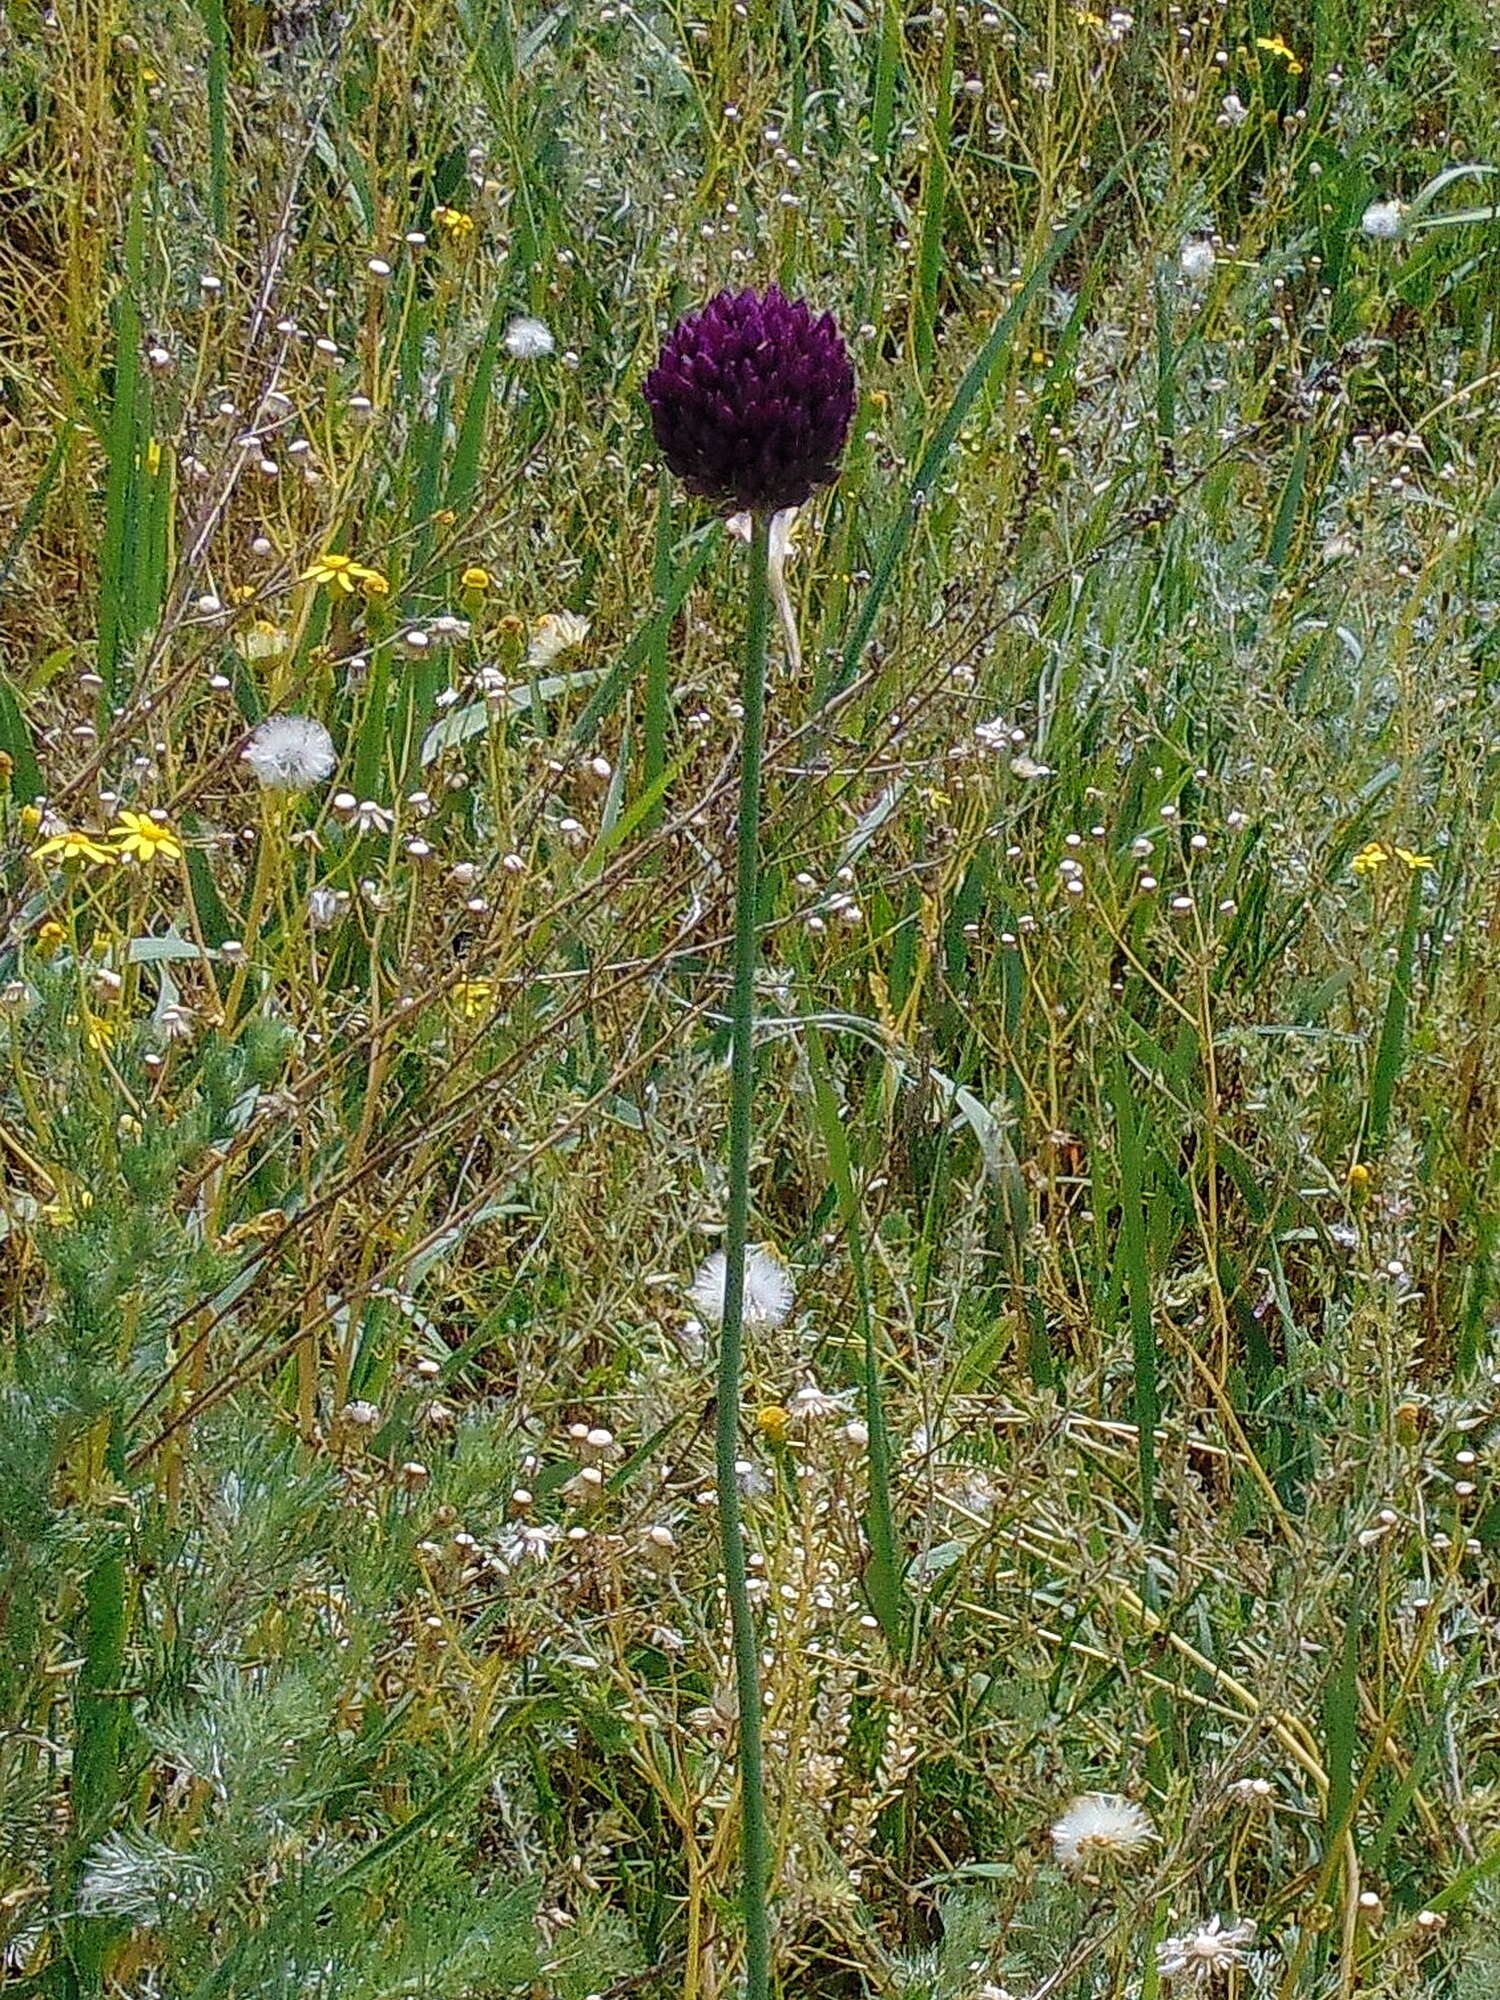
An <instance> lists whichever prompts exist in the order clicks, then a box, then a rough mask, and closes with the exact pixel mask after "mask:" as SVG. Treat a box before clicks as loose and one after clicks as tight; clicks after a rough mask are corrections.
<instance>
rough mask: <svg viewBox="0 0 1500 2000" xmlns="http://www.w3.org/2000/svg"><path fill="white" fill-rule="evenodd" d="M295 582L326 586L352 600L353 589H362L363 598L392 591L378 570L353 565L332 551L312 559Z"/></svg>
mask: <svg viewBox="0 0 1500 2000" xmlns="http://www.w3.org/2000/svg"><path fill="white" fill-rule="evenodd" d="M297 581H298V582H299V583H326V584H328V585H329V586H330V587H331V588H332V589H334V590H341V591H343V592H344V594H345V595H346V596H348V597H352V596H353V595H354V593H355V591H356V590H362V591H363V592H364V593H365V595H366V597H385V596H387V595H388V594H389V591H390V588H391V586H390V583H389V582H388V581H387V579H386V578H385V577H384V576H383V575H382V574H381V572H380V571H379V570H378V569H371V568H370V566H369V564H368V563H362V562H356V561H355V560H354V558H353V556H343V555H339V554H337V553H335V552H328V553H325V554H323V555H320V556H316V557H314V559H313V561H312V562H310V563H309V564H308V566H307V568H306V569H305V570H303V572H302V574H301V576H299V577H298V579H297Z"/></svg>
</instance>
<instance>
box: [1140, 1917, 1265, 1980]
mask: <svg viewBox="0 0 1500 2000" xmlns="http://www.w3.org/2000/svg"><path fill="white" fill-rule="evenodd" d="M1254 1936H1255V1925H1254V1923H1253V1922H1252V1921H1251V1919H1250V1918H1248V1917H1242V1918H1241V1919H1240V1920H1239V1921H1238V1922H1236V1923H1232V1924H1226V1923H1225V1922H1224V1921H1223V1919H1222V1918H1221V1917H1217V1916H1214V1917H1210V1918H1209V1920H1208V1922H1207V1923H1206V1924H1199V1926H1198V1928H1197V1929H1196V1930H1192V1931H1188V1932H1187V1934H1186V1935H1185V1936H1183V1937H1171V1938H1164V1939H1163V1940H1162V1942H1161V1943H1160V1944H1159V1945H1158V1946H1157V1947H1156V1969H1157V1971H1158V1972H1159V1973H1160V1974H1161V1976H1162V1978H1163V1979H1190V1980H1192V1981H1193V1983H1194V1984H1195V1985H1199V1986H1206V1985H1207V1984H1208V1982H1209V1980H1211V1979H1218V1978H1220V1977H1222V1975H1224V1974H1225V1973H1229V1972H1233V1971H1234V1970H1235V1969H1236V1968H1237V1967H1238V1966H1241V1965H1243V1964H1244V1962H1245V1947H1246V1946H1247V1945H1248V1944H1250V1943H1251V1941H1252V1940H1253V1939H1254Z"/></svg>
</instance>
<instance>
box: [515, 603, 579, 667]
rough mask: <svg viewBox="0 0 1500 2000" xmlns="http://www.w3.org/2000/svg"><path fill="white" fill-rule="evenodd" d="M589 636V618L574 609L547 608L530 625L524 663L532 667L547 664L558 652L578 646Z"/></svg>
mask: <svg viewBox="0 0 1500 2000" xmlns="http://www.w3.org/2000/svg"><path fill="white" fill-rule="evenodd" d="M588 636H589V621H588V619H587V618H580V617H579V615H578V613H577V612H576V611H546V612H544V613H543V614H542V616H541V617H540V618H538V620H537V621H536V624H535V625H533V627H532V628H531V643H530V644H529V645H528V647H527V648H526V664H527V666H528V667H532V668H542V667H550V666H551V664H552V662H553V661H554V660H555V659H557V658H558V657H559V656H560V655H561V654H563V653H568V652H571V651H572V649H573V648H574V647H575V646H581V645H582V644H583V642H584V640H585V639H586V638H587V637H588Z"/></svg>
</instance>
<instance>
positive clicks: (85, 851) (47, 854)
mask: <svg viewBox="0 0 1500 2000" xmlns="http://www.w3.org/2000/svg"><path fill="white" fill-rule="evenodd" d="M31 858H32V860H33V861H50V860H53V859H54V858H55V859H57V860H59V861H64V862H67V861H92V862H93V863H94V864H95V865H96V866H97V867H100V868H109V867H112V866H113V865H114V863H115V861H116V860H117V858H118V857H117V856H116V855H115V854H114V853H113V852H112V851H111V850H110V849H109V848H107V847H105V846H104V845H103V843H102V842H101V841H100V840H98V839H97V838H96V837H95V836H94V835H93V834H92V833H85V832H84V831H83V830H82V829H81V828H79V827H68V828H65V829H64V831H63V832H62V833H54V834H53V836H52V838H51V839H50V840H44V841H43V842H42V844H41V846H40V847H34V848H33V849H32V850H31Z"/></svg>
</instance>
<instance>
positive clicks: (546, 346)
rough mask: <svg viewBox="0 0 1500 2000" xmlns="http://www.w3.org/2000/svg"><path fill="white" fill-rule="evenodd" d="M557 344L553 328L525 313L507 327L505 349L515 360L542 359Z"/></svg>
mask: <svg viewBox="0 0 1500 2000" xmlns="http://www.w3.org/2000/svg"><path fill="white" fill-rule="evenodd" d="M556 345H557V342H556V341H555V340H554V339H553V338H552V329H551V328H550V327H549V326H547V325H546V324H545V322H544V321H542V320H539V319H532V318H530V317H529V315H527V314H524V313H523V314H522V315H521V317H520V318H519V319H513V320H512V321H511V323H510V325H509V326H508V327H507V328H506V329H505V351H506V353H507V354H508V355H510V357H511V359H512V360H514V361H540V360H541V358H542V356H543V355H544V354H550V353H551V352H552V350H553V348H554V347H556Z"/></svg>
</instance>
